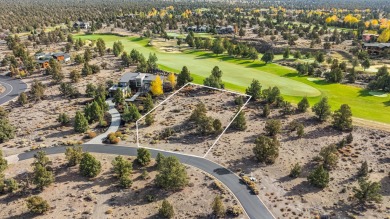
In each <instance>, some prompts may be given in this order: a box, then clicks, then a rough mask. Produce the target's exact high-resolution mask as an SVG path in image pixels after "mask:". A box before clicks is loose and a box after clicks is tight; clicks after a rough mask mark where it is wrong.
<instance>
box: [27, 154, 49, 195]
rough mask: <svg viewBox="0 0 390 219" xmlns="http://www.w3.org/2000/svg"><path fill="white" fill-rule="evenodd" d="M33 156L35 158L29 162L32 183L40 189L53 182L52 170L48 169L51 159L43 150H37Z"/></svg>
mask: <svg viewBox="0 0 390 219" xmlns="http://www.w3.org/2000/svg"><path fill="white" fill-rule="evenodd" d="M34 158H35V160H34V162H33V163H32V164H31V165H32V166H33V183H34V185H36V186H37V188H38V189H40V190H42V189H43V188H44V187H47V186H49V185H51V184H52V183H53V182H54V175H53V172H51V171H49V170H48V165H49V164H51V161H50V160H49V158H48V157H47V156H46V153H45V152H44V151H38V153H36V154H35V155H34Z"/></svg>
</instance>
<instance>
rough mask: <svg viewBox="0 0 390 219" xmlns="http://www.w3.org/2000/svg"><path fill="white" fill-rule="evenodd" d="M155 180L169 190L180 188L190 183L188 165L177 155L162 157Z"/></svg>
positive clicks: (158, 184)
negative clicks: (181, 161)
mask: <svg viewBox="0 0 390 219" xmlns="http://www.w3.org/2000/svg"><path fill="white" fill-rule="evenodd" d="M158 169H159V170H158V174H157V176H156V179H155V182H156V185H157V186H160V187H162V188H164V189H168V190H178V189H181V188H183V187H184V186H186V185H187V184H188V176H187V171H186V167H185V166H184V165H183V164H181V163H180V161H179V160H178V159H177V158H176V157H166V158H164V159H161V161H160V164H159V168H158Z"/></svg>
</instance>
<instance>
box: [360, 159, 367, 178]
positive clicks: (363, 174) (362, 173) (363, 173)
mask: <svg viewBox="0 0 390 219" xmlns="http://www.w3.org/2000/svg"><path fill="white" fill-rule="evenodd" d="M358 176H359V177H366V176H368V163H367V161H364V162H363V163H362V165H361V166H360V168H359V170H358Z"/></svg>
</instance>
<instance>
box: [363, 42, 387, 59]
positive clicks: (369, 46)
mask: <svg viewBox="0 0 390 219" xmlns="http://www.w3.org/2000/svg"><path fill="white" fill-rule="evenodd" d="M362 47H363V49H365V50H366V51H367V53H368V54H369V55H371V56H382V55H383V53H384V52H385V50H390V43H363V46H362Z"/></svg>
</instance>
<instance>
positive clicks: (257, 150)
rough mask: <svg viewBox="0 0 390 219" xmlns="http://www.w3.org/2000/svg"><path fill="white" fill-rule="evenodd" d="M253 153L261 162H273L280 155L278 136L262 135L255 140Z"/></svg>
mask: <svg viewBox="0 0 390 219" xmlns="http://www.w3.org/2000/svg"><path fill="white" fill-rule="evenodd" d="M253 153H254V155H255V157H256V159H257V161H259V162H260V163H266V164H273V163H275V160H276V158H277V157H278V156H279V141H278V140H277V139H276V138H274V139H272V138H269V137H267V136H264V135H260V136H259V137H258V138H257V139H256V140H255V147H254V148H253Z"/></svg>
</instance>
